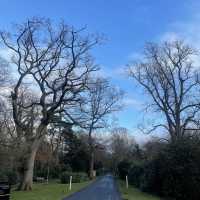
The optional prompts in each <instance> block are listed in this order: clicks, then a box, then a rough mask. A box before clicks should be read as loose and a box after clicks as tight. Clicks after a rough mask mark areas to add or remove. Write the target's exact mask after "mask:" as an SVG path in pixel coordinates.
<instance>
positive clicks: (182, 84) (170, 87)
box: [129, 41, 200, 140]
mask: <svg viewBox="0 0 200 200" xmlns="http://www.w3.org/2000/svg"><path fill="white" fill-rule="evenodd" d="M195 56H197V51H196V50H194V49H193V48H191V47H190V46H188V45H186V44H185V43H184V42H182V41H174V42H165V43H162V44H161V45H158V44H152V43H150V44H147V46H146V48H145V53H144V56H143V60H142V61H138V62H136V63H134V64H133V65H132V64H131V65H130V66H129V75H130V77H132V78H133V79H134V80H136V81H137V82H138V83H139V84H140V85H141V86H142V87H143V88H144V90H145V92H146V94H147V95H148V96H149V97H150V98H151V100H152V101H151V102H152V104H150V105H151V107H152V108H154V111H156V112H157V113H161V114H162V116H163V119H164V120H165V121H164V122H163V123H159V124H154V127H153V129H151V131H153V130H155V129H156V128H158V127H164V128H165V129H167V131H168V133H169V134H170V136H171V139H172V140H174V139H177V138H179V137H182V136H183V135H184V134H186V132H187V130H188V129H194V130H196V129H199V122H198V115H199V108H200V101H199V89H200V88H199V75H198V73H197V71H198V70H199V68H198V67H199V66H198V67H197V66H196V64H195V62H194V60H195V58H196V57H195Z"/></svg>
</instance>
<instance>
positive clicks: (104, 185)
mask: <svg viewBox="0 0 200 200" xmlns="http://www.w3.org/2000/svg"><path fill="white" fill-rule="evenodd" d="M64 200H121V197H120V194H119V192H118V188H117V186H116V183H115V180H114V178H113V176H111V175H107V176H104V177H103V178H101V179H99V180H97V181H95V182H94V183H92V184H91V185H89V186H88V187H86V188H85V189H83V190H81V191H80V192H77V193H75V194H72V195H71V196H69V197H66V198H64Z"/></svg>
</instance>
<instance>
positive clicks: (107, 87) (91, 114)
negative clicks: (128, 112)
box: [79, 78, 123, 178]
mask: <svg viewBox="0 0 200 200" xmlns="http://www.w3.org/2000/svg"><path fill="white" fill-rule="evenodd" d="M122 97H123V92H122V91H121V90H119V89H117V88H115V87H113V86H112V85H111V84H110V83H109V81H108V80H107V79H104V78H96V79H91V80H90V83H89V85H88V92H87V95H86V96H85V101H84V102H83V104H82V105H81V107H80V108H81V109H80V111H79V113H80V115H81V120H82V124H81V127H82V128H84V129H86V130H87V131H88V144H89V149H90V171H89V175H90V178H93V171H94V161H95V157H94V156H95V155H94V152H95V148H98V145H97V144H96V142H94V141H95V140H94V138H93V134H94V132H95V131H97V130H98V129H102V128H105V127H106V126H107V124H108V116H109V115H110V114H112V113H113V112H116V111H118V110H119V109H120V108H121V100H122Z"/></svg>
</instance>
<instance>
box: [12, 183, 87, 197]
mask: <svg viewBox="0 0 200 200" xmlns="http://www.w3.org/2000/svg"><path fill="white" fill-rule="evenodd" d="M90 183H91V181H88V182H83V183H73V184H72V190H71V191H69V189H68V188H69V186H68V185H67V184H59V183H56V182H51V183H49V184H48V185H47V184H45V183H40V184H34V185H33V190H32V191H13V192H12V193H11V200H61V199H63V198H64V197H66V196H68V195H70V194H72V193H74V192H77V191H79V190H80V189H82V188H84V187H86V186H87V185H89V184H90Z"/></svg>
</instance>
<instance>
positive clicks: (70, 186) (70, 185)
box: [69, 176, 72, 190]
mask: <svg viewBox="0 0 200 200" xmlns="http://www.w3.org/2000/svg"><path fill="white" fill-rule="evenodd" d="M71 189H72V176H70V178H69V190H71Z"/></svg>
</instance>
